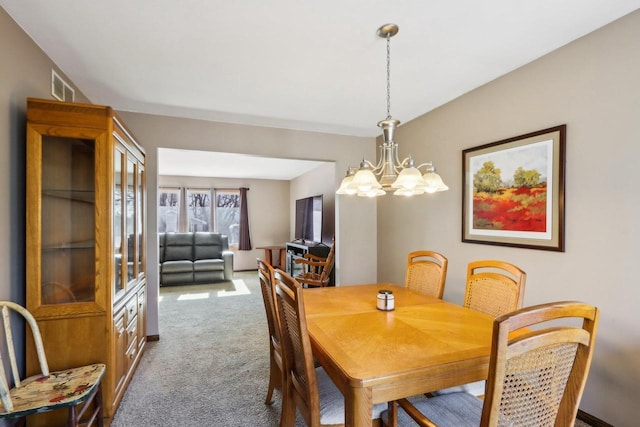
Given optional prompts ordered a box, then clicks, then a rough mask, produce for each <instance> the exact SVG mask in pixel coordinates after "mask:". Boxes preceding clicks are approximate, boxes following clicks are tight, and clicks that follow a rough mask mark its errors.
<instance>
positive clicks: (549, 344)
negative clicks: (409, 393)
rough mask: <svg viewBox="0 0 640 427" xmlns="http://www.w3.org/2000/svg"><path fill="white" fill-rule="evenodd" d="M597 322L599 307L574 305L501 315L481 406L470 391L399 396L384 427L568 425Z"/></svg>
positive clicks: (583, 379) (586, 368)
mask: <svg viewBox="0 0 640 427" xmlns="http://www.w3.org/2000/svg"><path fill="white" fill-rule="evenodd" d="M598 318H599V311H598V309H597V308H596V307H593V306H590V305H587V304H583V303H579V302H557V303H549V304H541V305H537V306H533V307H528V308H524V309H521V310H517V311H515V312H512V313H509V314H506V315H503V316H499V317H498V318H496V320H495V321H494V324H493V338H492V347H491V356H490V359H489V376H488V379H487V386H486V393H485V396H484V402H483V401H482V400H481V399H479V398H477V397H475V396H472V395H470V394H467V393H452V394H444V395H439V396H435V397H432V398H429V399H422V400H420V401H413V402H412V403H410V402H409V401H407V400H405V399H403V400H400V401H398V403H399V404H400V407H402V408H403V409H404V410H403V411H398V410H397V405H396V404H395V403H391V404H390V410H389V412H385V413H383V415H382V417H383V421H385V422H386V424H387V425H389V426H396V425H400V426H404V425H415V423H414V421H415V422H417V423H418V424H419V425H421V426H434V425H438V426H467V425H473V426H478V425H479V426H481V427H484V426H498V425H515V426H525V427H526V426H531V427H546V426H572V425H573V424H574V422H575V418H576V414H577V412H578V405H579V404H580V399H581V397H582V392H583V391H584V386H585V384H586V382H587V376H588V373H589V367H590V365H591V358H592V355H593V345H594V343H595V337H596V332H597V327H598ZM576 319H579V320H580V324H579V325H577V326H576V322H575V320H576ZM547 322H550V323H547ZM514 331H518V332H516V333H514Z"/></svg>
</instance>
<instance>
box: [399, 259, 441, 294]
mask: <svg viewBox="0 0 640 427" xmlns="http://www.w3.org/2000/svg"><path fill="white" fill-rule="evenodd" d="M448 263H449V261H448V260H447V258H445V257H444V255H442V254H439V253H438V252H433V251H415V252H411V253H409V256H408V257H407V272H406V275H405V280H404V286H405V287H407V288H409V289H413V290H415V291H418V292H422V293H423V294H426V295H430V296H432V297H436V298H440V299H442V295H443V294H444V285H445V281H446V280H447V264H448Z"/></svg>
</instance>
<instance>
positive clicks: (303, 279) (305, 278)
mask: <svg viewBox="0 0 640 427" xmlns="http://www.w3.org/2000/svg"><path fill="white" fill-rule="evenodd" d="M335 250H336V241H335V240H334V241H333V243H332V244H331V249H330V250H329V253H328V254H327V257H326V258H322V257H319V256H317V255H313V254H305V255H304V258H298V259H296V261H295V262H296V264H302V273H301V274H299V275H297V276H296V277H295V279H296V280H297V281H298V282H299V283H301V284H302V285H306V286H307V287H309V286H310V287H324V286H327V285H328V284H329V281H330V280H331V271H332V270H333V264H334V263H335Z"/></svg>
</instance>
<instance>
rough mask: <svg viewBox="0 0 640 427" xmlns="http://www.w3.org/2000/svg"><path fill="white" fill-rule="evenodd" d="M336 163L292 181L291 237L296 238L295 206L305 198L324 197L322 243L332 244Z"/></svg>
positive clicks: (323, 165) (322, 166) (328, 163)
mask: <svg viewBox="0 0 640 427" xmlns="http://www.w3.org/2000/svg"><path fill="white" fill-rule="evenodd" d="M335 176H336V168H335V163H333V162H327V163H324V164H322V165H320V166H318V167H316V168H315V169H313V170H311V171H309V172H307V173H306V174H304V175H301V176H299V177H298V178H296V179H293V180H291V197H290V207H291V208H290V211H289V215H290V217H291V221H290V224H289V226H290V230H289V235H290V236H291V238H294V237H295V204H296V200H297V199H300V198H303V197H310V196H318V195H322V241H323V242H325V243H328V244H331V239H332V237H333V232H334V230H335V215H334V212H335V198H336V187H335V181H334V180H335Z"/></svg>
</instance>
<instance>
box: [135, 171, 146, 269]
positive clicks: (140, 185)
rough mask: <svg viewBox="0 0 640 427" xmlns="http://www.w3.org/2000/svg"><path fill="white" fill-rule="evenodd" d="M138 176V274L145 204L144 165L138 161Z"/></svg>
mask: <svg viewBox="0 0 640 427" xmlns="http://www.w3.org/2000/svg"><path fill="white" fill-rule="evenodd" d="M137 166H138V167H137V169H138V178H137V189H138V190H137V195H136V200H137V202H138V203H137V205H136V218H137V219H138V223H137V224H136V234H137V235H138V239H137V240H138V252H137V257H136V258H137V261H138V270H137V271H138V275H141V274H144V271H145V268H144V267H145V266H144V265H143V262H144V259H145V258H144V235H145V233H144V227H145V224H144V218H145V204H144V185H145V183H144V178H145V176H144V167H143V166H142V165H141V164H139V163H138V165H137Z"/></svg>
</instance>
